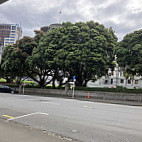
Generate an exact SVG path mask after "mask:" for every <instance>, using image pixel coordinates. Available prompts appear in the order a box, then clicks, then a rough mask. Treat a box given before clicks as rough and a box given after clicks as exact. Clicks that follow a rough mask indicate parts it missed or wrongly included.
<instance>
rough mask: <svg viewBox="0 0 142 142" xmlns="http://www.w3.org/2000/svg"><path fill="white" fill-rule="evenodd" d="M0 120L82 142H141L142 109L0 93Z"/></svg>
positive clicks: (139, 107)
mask: <svg viewBox="0 0 142 142" xmlns="http://www.w3.org/2000/svg"><path fill="white" fill-rule="evenodd" d="M0 102H1V103H0V117H1V118H4V119H5V121H7V122H17V123H20V124H24V125H26V126H29V127H32V128H36V129H41V130H44V131H46V132H47V133H51V134H53V135H54V134H56V135H58V136H60V137H64V138H66V139H67V138H69V140H71V139H73V140H78V141H82V142H142V107H141V106H127V105H118V104H117V105H116V104H106V103H99V102H88V101H80V100H74V99H63V98H53V97H39V96H28V95H13V94H2V93H0Z"/></svg>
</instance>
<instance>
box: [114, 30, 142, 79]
mask: <svg viewBox="0 0 142 142" xmlns="http://www.w3.org/2000/svg"><path fill="white" fill-rule="evenodd" d="M116 55H117V62H118V64H119V66H120V67H123V68H124V69H125V71H126V72H127V73H128V74H130V76H134V75H142V30H139V31H135V32H133V33H130V34H127V35H126V36H125V37H124V38H123V40H122V41H121V42H119V44H118V46H117V48H116Z"/></svg>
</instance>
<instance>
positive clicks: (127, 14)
mask: <svg viewBox="0 0 142 142" xmlns="http://www.w3.org/2000/svg"><path fill="white" fill-rule="evenodd" d="M31 1H32V0H31ZM80 1H81V0H77V1H75V0H70V1H67V0H61V1H58V0H54V2H57V3H59V4H58V5H55V6H54V7H50V8H49V7H48V5H47V9H44V10H42V9H40V10H39V7H40V6H37V7H36V6H35V5H28V3H26V2H24V3H23V2H21V3H19V4H18V5H13V4H12V5H10V4H9V5H8V4H4V5H2V6H0V19H1V22H2V23H4V22H8V21H9V22H10V23H20V22H21V23H22V26H23V33H24V35H33V32H32V31H33V30H34V28H37V27H39V28H40V27H42V26H46V25H50V24H52V23H57V22H59V17H58V16H59V11H60V10H62V14H61V15H60V16H61V17H60V21H61V22H64V21H71V22H77V21H88V20H94V21H99V22H100V23H102V24H104V25H105V26H106V27H113V29H114V30H115V31H116V34H117V36H118V37H119V39H122V36H124V35H125V34H126V33H130V32H133V30H136V29H139V28H141V25H142V20H141V19H142V12H139V13H137V14H133V13H132V12H131V11H130V9H129V10H128V9H126V6H127V4H128V3H129V2H130V1H129V0H117V1H115V2H113V3H112V4H110V5H108V6H107V7H101V4H106V5H107V2H108V1H109V0H88V3H92V7H91V8H90V11H89V12H90V15H91V16H90V17H89V15H88V17H85V16H84V13H85V12H86V11H85V8H87V7H88V5H87V4H88V3H87V1H86V5H84V7H79V5H78V2H80ZM33 2H34V0H33ZM13 3H14V0H13ZM80 9H81V12H82V13H81V12H80ZM83 10H84V11H83ZM115 16H116V17H119V18H120V21H119V22H118V21H117V22H115V21H114V19H112V18H113V17H115ZM91 17H92V19H91ZM117 23H119V24H117ZM130 23H131V24H130ZM132 23H133V24H134V25H132ZM31 32H32V33H31Z"/></svg>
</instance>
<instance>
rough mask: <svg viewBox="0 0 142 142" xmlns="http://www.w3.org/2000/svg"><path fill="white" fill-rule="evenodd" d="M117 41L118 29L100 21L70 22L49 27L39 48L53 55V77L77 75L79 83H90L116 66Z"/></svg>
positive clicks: (61, 78) (61, 77)
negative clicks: (115, 31) (114, 50)
mask: <svg viewBox="0 0 142 142" xmlns="http://www.w3.org/2000/svg"><path fill="white" fill-rule="evenodd" d="M114 37H115V38H114ZM116 41H117V38H116V36H115V35H114V32H113V31H112V30H111V31H110V30H108V29H106V28H105V27H104V26H103V25H101V24H99V23H94V22H93V21H90V22H87V23H84V22H78V23H75V24H72V23H69V22H67V23H63V27H60V28H56V29H53V30H52V31H49V32H48V33H47V34H46V35H45V36H44V37H43V38H42V39H41V41H40V44H39V48H40V50H44V54H47V56H48V57H49V59H48V60H47V62H48V65H50V67H51V69H52V71H53V74H54V75H53V78H56V79H57V80H59V81H61V82H62V80H63V77H68V79H71V78H72V76H73V75H76V79H77V80H76V85H77V86H86V84H87V82H88V81H89V80H90V79H92V78H98V77H101V76H103V75H105V74H107V70H108V69H109V68H110V67H114V66H113V65H114V64H113V60H114V55H113V49H114V47H115V45H116Z"/></svg>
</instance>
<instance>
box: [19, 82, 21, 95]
mask: <svg viewBox="0 0 142 142" xmlns="http://www.w3.org/2000/svg"><path fill="white" fill-rule="evenodd" d="M19 94H22V85H21V84H19Z"/></svg>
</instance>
